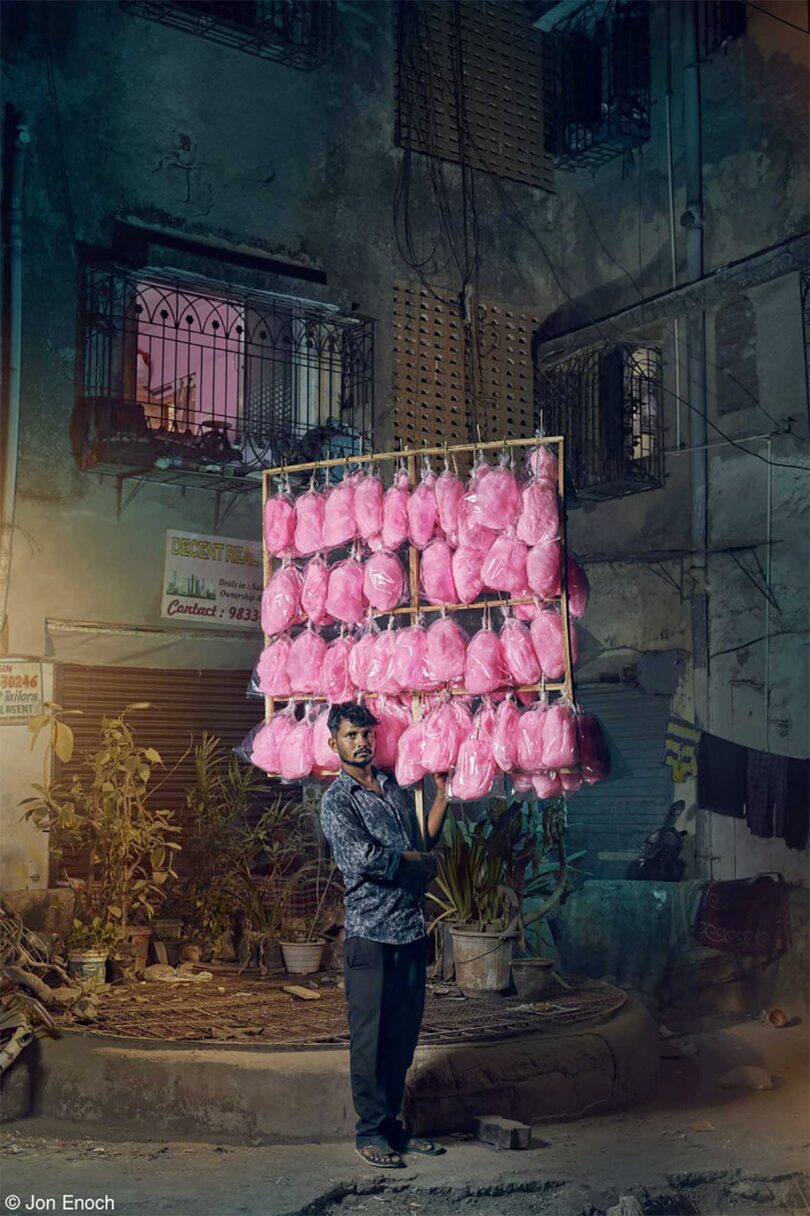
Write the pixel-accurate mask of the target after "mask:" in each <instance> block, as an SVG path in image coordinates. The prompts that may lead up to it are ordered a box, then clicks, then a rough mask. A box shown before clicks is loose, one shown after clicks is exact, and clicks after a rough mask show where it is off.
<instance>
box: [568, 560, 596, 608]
mask: <svg viewBox="0 0 810 1216" xmlns="http://www.w3.org/2000/svg"><path fill="white" fill-rule="evenodd" d="M567 569H568V611H569V612H570V613H571V616H576V617H579V616H583V615H584V613H585V609H586V608H587V607H588V596H589V595H590V593H591V587H590V583H589V582H588V576H587V574H586V573H585V571H584V570H583V569H582V567H581V566H580V564H579V562H578V561H577V559H576V558H575V557H574V556H573V555H572V554H570V553H569V555H568V567H567Z"/></svg>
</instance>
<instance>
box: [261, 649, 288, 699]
mask: <svg viewBox="0 0 810 1216" xmlns="http://www.w3.org/2000/svg"><path fill="white" fill-rule="evenodd" d="M289 654H290V639H289V638H285V637H281V638H276V640H275V642H271V643H270V645H269V646H265V648H264V650H263V651H262V653H261V654H260V655H259V661H258V663H257V664H256V691H257V692H262V693H264V694H265V696H267V697H288V696H289V695H290V677H289V676H288V675H287V659H288V658H289Z"/></svg>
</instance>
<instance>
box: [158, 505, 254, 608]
mask: <svg viewBox="0 0 810 1216" xmlns="http://www.w3.org/2000/svg"><path fill="white" fill-rule="evenodd" d="M261 602H262V550H261V542H260V541H254V540H233V539H232V538H229V537H227V536H199V535H198V534H197V533H196V532H174V531H172V530H171V529H169V530H167V532H166V559H165V562H164V565H163V596H162V599H161V605H160V615H161V616H167V617H171V618H172V620H175V621H183V620H189V619H192V618H193V619H194V620H195V621H206V620H207V621H209V622H210V623H211V624H212V625H213V624H216V625H227V626H231V625H233V626H235V627H237V628H242V629H245V628H246V629H258V628H259V617H260V609H261Z"/></svg>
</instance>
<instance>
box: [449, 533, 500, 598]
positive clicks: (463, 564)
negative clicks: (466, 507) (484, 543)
mask: <svg viewBox="0 0 810 1216" xmlns="http://www.w3.org/2000/svg"><path fill="white" fill-rule="evenodd" d="M493 540H494V535H493ZM482 557H483V554H482V553H481V552H480V551H479V550H478V549H467V548H466V547H464V546H460V547H459V548H458V549H456V551H455V553H454V554H453V583H454V584H455V588H456V594H457V595H458V603H460V604H472V603H474V602H475V600H477V599H478V597H479V595H480V594H481V592H482V590H483V587H484V580H483V578H482V577H481V559H482Z"/></svg>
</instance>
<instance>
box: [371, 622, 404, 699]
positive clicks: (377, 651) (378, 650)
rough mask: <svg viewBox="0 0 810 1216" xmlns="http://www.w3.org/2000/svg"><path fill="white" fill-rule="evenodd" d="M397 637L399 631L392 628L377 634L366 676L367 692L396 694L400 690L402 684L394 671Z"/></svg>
mask: <svg viewBox="0 0 810 1216" xmlns="http://www.w3.org/2000/svg"><path fill="white" fill-rule="evenodd" d="M398 638H399V633H398V631H396V630H394V629H385V630H383V632H382V633H378V634H377V637H376V639H375V642H374V648H373V650H372V652H371V661H370V663H369V665H368V674H367V677H366V683H367V685H368V689H369V692H384V693H387V694H388V695H389V696H396V694H397V693H398V692H399V691H400V689H401V687H402V685H401V684H400V682H399V680H398V679H397V673H396V658H397V641H398Z"/></svg>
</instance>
